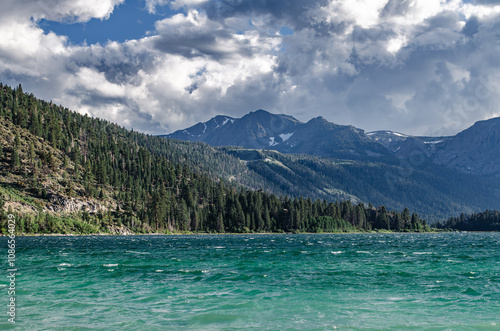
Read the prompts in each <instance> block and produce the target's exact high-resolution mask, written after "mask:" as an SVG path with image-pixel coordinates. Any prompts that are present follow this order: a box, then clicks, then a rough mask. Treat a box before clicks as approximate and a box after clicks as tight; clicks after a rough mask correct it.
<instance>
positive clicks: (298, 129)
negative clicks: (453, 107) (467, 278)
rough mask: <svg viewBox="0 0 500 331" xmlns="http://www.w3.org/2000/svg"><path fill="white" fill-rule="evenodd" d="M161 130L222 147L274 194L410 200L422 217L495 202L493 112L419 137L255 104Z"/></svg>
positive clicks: (498, 201) (392, 202)
mask: <svg viewBox="0 0 500 331" xmlns="http://www.w3.org/2000/svg"><path fill="white" fill-rule="evenodd" d="M162 137H165V138H170V139H178V140H185V141H192V142H203V143H206V144H209V145H211V146H216V147H219V148H222V150H224V151H225V152H226V153H228V154H230V155H232V156H235V157H237V158H239V159H240V161H241V162H242V163H243V164H244V165H245V166H246V167H247V168H248V169H249V170H251V171H252V172H254V173H256V174H258V175H259V176H260V177H263V178H265V182H266V184H265V186H264V189H268V190H271V191H273V190H274V193H277V194H283V193H285V194H290V195H295V196H300V195H303V196H311V197H314V198H321V199H323V198H324V199H327V200H333V199H351V200H354V201H362V202H365V203H369V202H372V203H374V204H384V205H387V206H389V207H390V208H400V207H402V206H410V207H411V208H412V209H413V210H416V211H418V212H419V213H421V214H422V215H424V216H425V217H426V218H428V219H430V220H437V219H440V218H444V217H449V216H451V215H456V214H459V213H461V212H464V213H468V212H476V211H479V210H482V209H486V208H490V209H495V208H496V209H498V208H500V191H499V189H498V187H499V186H500V185H499V184H500V162H499V161H500V160H499V158H500V153H499V152H500V118H493V119H490V120H486V121H480V122H477V123H475V124H474V125H473V126H471V127H470V128H468V129H466V130H464V131H462V132H460V133H458V134H457V135H455V136H443V137H426V136H411V135H406V134H404V133H399V132H394V131H387V130H386V131H374V132H365V131H364V130H362V129H359V128H356V127H354V126H350V125H338V124H334V123H330V122H328V121H327V120H326V119H324V118H322V117H317V118H313V119H311V120H310V121H308V122H306V123H303V122H301V121H299V120H297V119H295V118H294V117H292V116H289V115H283V114H272V113H270V112H267V111H265V110H257V111H254V112H250V113H249V114H247V115H245V116H243V117H241V118H233V117H229V116H222V115H219V116H216V117H214V118H212V119H210V120H209V121H207V122H205V123H198V124H196V125H194V126H192V127H189V128H186V129H184V130H179V131H176V132H174V133H171V134H168V135H163V136H162Z"/></svg>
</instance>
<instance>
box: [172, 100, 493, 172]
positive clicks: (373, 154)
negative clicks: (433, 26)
mask: <svg viewBox="0 0 500 331" xmlns="http://www.w3.org/2000/svg"><path fill="white" fill-rule="evenodd" d="M217 118H219V119H221V118H225V122H224V124H227V123H228V119H230V121H231V123H230V125H223V126H216V127H214V126H211V127H210V128H211V129H209V130H210V132H209V133H208V134H205V135H198V136H195V135H194V134H192V132H194V131H195V130H199V127H200V126H201V125H203V126H204V127H205V130H207V128H209V125H208V124H207V123H210V122H211V121H214V120H215V119H217ZM188 135H189V137H188ZM162 137H165V138H172V139H179V140H188V141H199V142H205V143H207V144H209V145H212V146H218V147H220V146H239V147H243V148H257V149H272V150H276V151H279V152H282V153H290V154H309V155H314V156H320V157H333V158H340V159H349V160H376V159H377V158H382V159H384V158H385V159H388V160H391V159H392V158H394V157H395V158H397V159H404V158H409V157H412V156H414V155H416V154H419V155H420V154H421V155H423V156H425V158H427V159H429V160H430V161H431V162H433V163H435V164H438V165H443V166H445V167H447V168H450V169H453V170H456V171H459V172H463V173H472V174H476V175H495V176H500V118H492V119H488V120H482V121H477V122H476V123H474V125H472V126H471V127H469V128H467V129H465V130H463V131H461V132H459V133H458V134H456V135H454V136H436V137H432V136H412V135H407V134H404V133H400V132H396V131H391V130H378V131H372V132H365V131H364V130H362V129H359V128H356V127H354V126H352V125H339V124H335V123H332V122H329V121H327V120H326V119H325V118H324V117H322V116H318V117H315V118H312V119H310V120H309V121H308V122H305V123H304V122H301V121H299V120H297V119H295V118H294V117H293V116H290V115H284V114H272V113H270V112H268V111H265V110H262V109H259V110H257V111H254V112H250V113H248V114H246V115H244V116H243V117H241V118H232V117H229V116H224V115H217V116H216V117H213V118H212V119H210V120H209V121H207V122H204V123H198V124H196V125H194V126H192V127H190V128H186V129H184V130H178V131H175V132H174V133H171V134H167V135H162ZM497 155H499V156H498V157H497ZM390 162H394V160H392V161H390Z"/></svg>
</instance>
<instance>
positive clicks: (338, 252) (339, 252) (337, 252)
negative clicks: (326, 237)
mask: <svg viewBox="0 0 500 331" xmlns="http://www.w3.org/2000/svg"><path fill="white" fill-rule="evenodd" d="M330 253H332V254H342V253H344V252H342V251H336V252H330Z"/></svg>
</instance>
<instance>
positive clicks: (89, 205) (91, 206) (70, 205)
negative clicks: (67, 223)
mask: <svg viewBox="0 0 500 331" xmlns="http://www.w3.org/2000/svg"><path fill="white" fill-rule="evenodd" d="M47 198H48V200H49V203H48V204H47V205H45V209H46V210H49V211H52V212H55V213H59V212H63V213H74V212H79V211H87V212H89V213H98V212H99V211H107V210H108V208H107V207H106V206H105V205H103V204H101V203H100V202H98V201H95V200H82V199H76V198H69V197H65V196H62V195H59V194H55V193H49V194H48V196H47Z"/></svg>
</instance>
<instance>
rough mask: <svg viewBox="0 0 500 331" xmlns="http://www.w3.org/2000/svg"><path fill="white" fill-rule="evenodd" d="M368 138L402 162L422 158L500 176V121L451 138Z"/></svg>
mask: <svg viewBox="0 0 500 331" xmlns="http://www.w3.org/2000/svg"><path fill="white" fill-rule="evenodd" d="M367 135H368V136H369V137H370V138H371V139H373V140H374V141H377V142H379V143H381V144H382V145H384V146H385V147H386V148H387V149H389V150H390V151H392V152H393V153H394V155H396V156H397V157H398V158H408V157H411V156H412V155H415V154H422V155H425V157H426V158H428V159H429V160H431V162H433V163H435V164H439V165H443V166H445V167H447V168H450V169H453V170H457V171H459V172H462V173H469V174H475V175H495V176H500V118H492V119H489V120H486V121H479V122H476V123H475V124H474V125H473V126H471V127H470V128H468V129H466V130H464V131H462V132H460V133H458V134H457V135H455V136H451V137H419V136H408V135H405V134H402V133H398V132H393V131H374V132H368V133H367Z"/></svg>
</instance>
